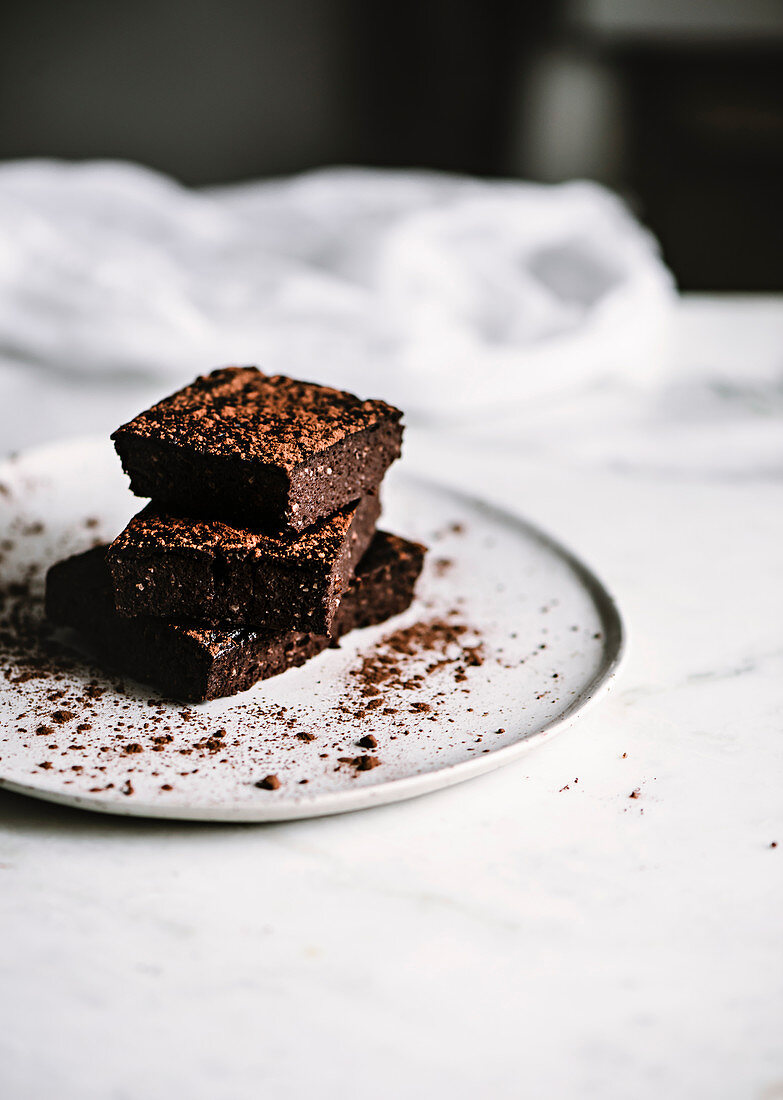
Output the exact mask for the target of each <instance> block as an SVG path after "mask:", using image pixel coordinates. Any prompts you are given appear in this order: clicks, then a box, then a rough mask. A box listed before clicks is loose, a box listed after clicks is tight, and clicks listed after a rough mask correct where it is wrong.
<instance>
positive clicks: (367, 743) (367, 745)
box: [356, 733, 378, 749]
mask: <svg viewBox="0 0 783 1100" xmlns="http://www.w3.org/2000/svg"><path fill="white" fill-rule="evenodd" d="M356 744H357V745H359V746H360V747H361V748H363V749H377V748H378V741H377V739H376V738H375V737H374V736H373V735H372V734H371V733H367V734H365V735H364V737H360V738H359V740H358V741H357V742H356Z"/></svg>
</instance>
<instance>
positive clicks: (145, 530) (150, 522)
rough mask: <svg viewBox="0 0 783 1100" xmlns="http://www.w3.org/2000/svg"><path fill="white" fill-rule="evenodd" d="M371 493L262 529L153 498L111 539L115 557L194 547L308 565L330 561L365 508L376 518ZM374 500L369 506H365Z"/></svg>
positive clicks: (197, 549)
mask: <svg viewBox="0 0 783 1100" xmlns="http://www.w3.org/2000/svg"><path fill="white" fill-rule="evenodd" d="M375 502H377V497H376V496H375V495H374V494H373V495H369V496H367V497H363V498H362V500H358V501H355V502H354V503H353V504H349V505H348V507H347V508H343V509H341V510H340V511H339V512H335V513H334V515H331V516H329V517H327V518H326V519H324V520H320V521H319V522H318V523H316V524H314V525H313V526H312V527H308V528H307V529H306V530H305V531H290V532H283V533H281V534H276V535H267V534H264V533H263V532H261V531H256V530H253V529H251V528H247V527H234V526H232V525H231V524H228V523H223V522H222V521H220V520H197V519H188V518H184V517H180V516H174V515H171V514H170V513H169V512H165V511H162V510H160V509H158V508H157V507H156V506H155V505H154V504H148V505H147V506H146V508H142V510H141V511H140V512H139V513H138V514H137V515H136V516H134V517H133V519H132V520H131V521H130V523H129V524H128V525H127V527H126V528H125V530H124V531H122V533H121V534H120V535H119V536H118V537H117V538H116V539H115V540H114V542H113V543H112V545H111V553H112V556H114V557H115V558H117V559H120V558H121V557H122V555H123V554H128V553H132V554H134V555H146V554H153V555H154V554H156V553H160V551H161V549H165V550H168V551H174V552H176V551H188V550H192V551H197V552H200V553H205V552H206V553H212V552H220V553H221V554H224V553H236V552H240V553H241V552H243V551H244V552H246V553H248V554H259V555H262V556H263V557H264V558H266V559H272V560H274V561H280V562H286V563H288V564H291V565H298V564H301V565H302V566H303V567H304V566H313V565H318V564H321V563H331V562H333V561H334V559H335V558H336V557H337V556H338V554H339V553H340V550H341V548H342V547H343V545H344V543H345V539H346V536H347V535H348V534H349V532H350V530H351V527H352V525H353V524H354V522H355V520H356V519H357V514H359V516H360V518H361V517H363V516H364V515H365V513H368V512H372V513H373V515H374V517H375V518H377V511H378V510H379V509H378V505H377V503H375ZM373 504H374V507H370V506H371V505H373Z"/></svg>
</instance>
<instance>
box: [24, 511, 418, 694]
mask: <svg viewBox="0 0 783 1100" xmlns="http://www.w3.org/2000/svg"><path fill="white" fill-rule="evenodd" d="M106 549H107V548H106V547H105V546H99V547H96V548H95V549H94V550H88V551H87V552H86V553H84V554H77V555H76V556H75V557H72V558H66V559H65V561H61V562H58V563H57V564H56V565H53V566H52V568H51V569H50V570H49V573H48V575H47V578H46V613H47V616H48V617H49V619H50V620H51V621H52V622H53V623H57V624H58V625H60V626H69V627H74V628H75V629H77V630H79V631H81V632H82V633H83V634H84V635H85V636H86V637H87V639H88V641H90V642H91V643H92V644H93V645H94V646H95V648H96V649H97V650H98V652H99V654H100V657H101V659H102V660H104V661H106V663H107V664H109V665H110V666H112V667H114V668H117V669H119V670H120V671H122V672H124V673H126V674H128V675H130V676H133V677H134V678H136V679H138V680H141V681H145V682H149V683H152V684H155V685H156V686H157V687H158V688H159V689H160V690H161V691H162V692H163V693H164V694H165V695H167V696H169V697H170V698H174V699H182V700H185V701H190V702H200V701H203V700H206V699H216V698H219V697H221V696H224V695H234V694H235V693H236V692H239V691H245V690H246V689H247V688H249V687H252V685H253V684H255V683H256V682H257V681H258V680H264V679H266V678H267V677H269V676H274V675H276V674H277V673H279V672H284V671H285V670H286V669H288V668H292V667H294V666H295V665H301V664H303V663H304V662H305V661H306V660H308V658H310V657H314V656H315V655H316V654H317V653H320V652H321V651H322V650H324V649H326V647H327V646H329V645H330V643H333V638H336V637H340V636H342V635H343V634H346V633H348V631H350V630H354V629H356V628H357V627H363V626H371V625H372V624H374V623H380V622H383V621H384V620H386V619H388V618H390V617H391V616H392V615H397V614H399V613H400V612H401V611H404V610H405V609H406V608H407V607H408V606H409V604H410V602H411V600H412V598H413V588H414V585H415V583H416V578H417V577H418V575H419V573H420V572H421V567H422V563H423V560H424V554H425V549H424V547H423V546H420V545H419V544H418V543H414V542H408V541H407V540H405V539H402V538H398V537H397V536H396V535H390V534H387V533H386V532H384V531H378V532H377V533H376V535H375V537H374V539H373V541H372V543H371V544H370V548H369V550H368V551H367V553H366V554H365V555H364V557H363V558H362V560H361V562H360V563H359V565H358V567H357V570H356V573H355V574H354V577H353V580H352V581H351V583H350V585H349V587H348V590H347V592H346V593H345V595H344V597H343V599H342V602H341V604H340V607H339V609H338V611H337V615H336V616H335V619H334V622H333V624H332V634H333V638H329V637H328V636H326V635H323V634H308V633H301V632H298V631H289V632H274V631H259V630H251V629H248V628H246V627H238V628H235V629H222V630H221V629H217V628H214V627H208V626H204V627H197V626H184V625H179V624H173V623H167V622H165V621H163V620H161V619H143V618H135V619H128V618H124V617H123V616H122V615H120V614H118V612H117V611H116V610H115V607H114V598H113V594H112V586H111V578H110V575H109V571H108V568H107V566H106Z"/></svg>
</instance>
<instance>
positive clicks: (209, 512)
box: [112, 367, 402, 531]
mask: <svg viewBox="0 0 783 1100" xmlns="http://www.w3.org/2000/svg"><path fill="white" fill-rule="evenodd" d="M401 417H402V413H401V412H400V411H399V409H395V408H394V407H393V406H392V405H387V404H386V403H385V402H384V401H361V400H360V399H359V398H358V397H355V396H354V395H353V394H351V393H345V392H343V391H340V390H334V389H330V388H329V387H328V386H319V385H316V384H314V383H311V382H297V381H294V380H293V379H291V378H285V377H283V376H281V375H275V376H273V377H269V376H267V375H265V374H262V373H261V372H260V371H259V370H257V369H256V368H255V367H226V368H224V369H222V370H216V371H213V372H212V373H211V374H208V375H204V376H202V377H200V378H197V379H196V381H195V382H193V383H191V385H189V386H186V387H185V388H184V389H182V390H179V391H178V392H177V393H174V394H172V395H171V396H170V397H167V398H165V399H164V400H163V401H160V402H159V403H158V404H157V405H153V406H152V408H150V409H147V411H146V412H143V413H141V414H140V415H139V416H137V417H135V419H133V420H131V421H130V423H128V424H124V425H123V426H122V427H121V428H118V429H117V431H116V432H115V433H114V434H113V436H112V439H113V440H114V445H115V447H116V448H117V453H118V454H119V456H120V458H121V459H122V465H123V468H124V470H125V472H126V473H127V474H128V475H129V476H130V479H131V486H130V487H131V489H132V490H133V492H134V493H136V495H137V496H141V497H151V498H152V499H153V500H154V501H156V502H157V503H158V504H160V505H163V506H164V507H165V508H167V509H168V510H170V511H172V512H174V513H175V514H176V513H179V514H180V515H199V516H208V517H210V518H212V517H220V518H224V519H229V520H231V521H233V522H238V523H242V524H248V525H251V526H257V527H263V528H264V529H265V530H271V531H279V530H281V529H283V528H285V527H289V528H292V529H294V530H296V531H302V530H304V529H305V528H306V527H309V526H310V525H311V524H313V523H315V522H316V521H317V520H319V519H321V518H322V517H324V516H328V515H331V513H332V512H335V511H337V509H338V508H343V507H344V506H345V505H346V504H350V503H351V501H354V500H358V498H359V497H361V496H364V495H365V494H366V493H368V492H372V491H373V490H374V489H376V488H377V486H378V485H379V484H380V482H381V479H382V478H383V475H384V474H385V473H386V470H387V469H388V467H389V465H390V464H391V463H392V462H393V461H394V459H395V458H397V457H398V456H399V454H400V445H401V441H402V425H401V424H400V419H401Z"/></svg>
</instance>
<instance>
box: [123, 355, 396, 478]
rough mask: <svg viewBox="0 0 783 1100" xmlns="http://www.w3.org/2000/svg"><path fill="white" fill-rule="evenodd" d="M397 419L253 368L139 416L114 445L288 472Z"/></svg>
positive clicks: (229, 373) (348, 396)
mask: <svg viewBox="0 0 783 1100" xmlns="http://www.w3.org/2000/svg"><path fill="white" fill-rule="evenodd" d="M401 418H402V413H401V412H400V410H399V409H396V408H394V406H393V405H388V404H387V403H386V402H385V401H372V400H371V401H362V400H361V399H360V398H358V397H356V396H355V395H354V394H352V393H346V392H344V391H342V390H335V389H331V388H330V387H329V386H320V385H317V384H316V383H313V382H298V381H296V380H295V379H292V378H286V377H284V376H283V375H273V376H269V375H266V374H262V372H261V371H260V370H258V369H257V368H256V367H224V368H222V369H221V370H215V371H212V372H211V374H207V375H202V376H200V377H199V378H197V379H196V380H195V382H192V383H191V384H190V385H189V386H185V387H184V388H183V389H181V390H178V391H177V392H176V393H174V394H172V395H171V396H170V397H166V398H164V399H163V401H159V402H158V403H157V404H156V405H153V406H152V407H151V408H149V409H147V410H146V411H145V412H142V413H140V414H139V415H138V416H136V417H135V418H134V419H133V420H131V421H129V423H127V424H124V425H123V426H122V427H120V428H118V429H117V431H116V432H115V433H114V434H113V436H112V439H117V437H118V436H123V435H131V436H135V437H137V438H140V439H154V440H156V441H158V442H161V443H166V444H171V445H174V446H182V447H186V448H187V449H188V450H190V451H196V452H199V453H204V454H210V455H217V456H220V457H233V458H240V459H251V460H257V461H260V462H263V463H267V464H270V465H275V466H279V467H282V468H283V469H285V470H287V471H292V470H294V469H296V468H297V467H298V466H301V465H302V464H304V463H305V462H307V461H308V460H309V459H310V458H312V457H313V456H314V455H317V454H319V453H320V452H322V451H326V450H328V449H329V448H330V447H332V446H334V445H335V444H336V443H339V442H340V441H341V440H343V439H345V438H346V437H348V436H351V435H354V434H355V433H357V432H361V431H365V430H367V429H369V428H373V427H376V426H377V425H380V424H384V423H388V424H397V423H399V421H400V420H401Z"/></svg>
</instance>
